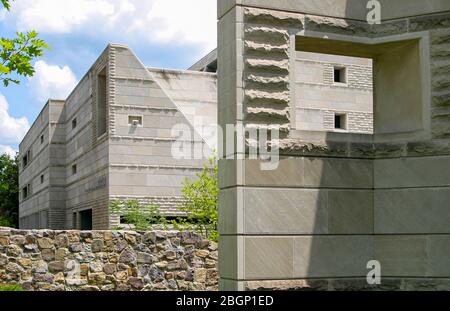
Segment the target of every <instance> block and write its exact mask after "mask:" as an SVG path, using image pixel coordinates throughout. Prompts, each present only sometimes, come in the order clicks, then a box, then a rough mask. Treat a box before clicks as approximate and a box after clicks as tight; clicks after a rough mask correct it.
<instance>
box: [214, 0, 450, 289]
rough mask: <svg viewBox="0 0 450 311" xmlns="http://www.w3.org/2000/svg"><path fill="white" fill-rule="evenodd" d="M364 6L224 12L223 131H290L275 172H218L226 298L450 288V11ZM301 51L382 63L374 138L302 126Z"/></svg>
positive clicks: (299, 4) (353, 0)
mask: <svg viewBox="0 0 450 311" xmlns="http://www.w3.org/2000/svg"><path fill="white" fill-rule="evenodd" d="M367 2H368V1H363V0H329V1H309V0H298V1H283V0H228V1H222V0H219V1H218V19H219V24H218V25H219V26H218V28H219V30H218V92H219V93H218V111H219V114H218V119H219V124H220V125H225V124H236V125H239V124H242V125H244V126H246V127H247V128H255V127H257V128H261V129H266V130H268V129H273V128H279V129H281V130H282V133H281V135H280V140H279V141H273V142H272V146H279V152H280V161H279V165H278V167H277V168H276V169H275V170H270V171H263V170H261V166H260V164H261V162H262V160H251V159H245V160H242V158H245V157H243V156H248V154H245V153H243V154H238V153H237V152H236V151H234V150H233V151H230V152H229V153H232V154H233V155H235V157H234V159H221V160H220V161H219V176H220V179H219V183H220V188H221V195H220V200H219V231H220V243H219V246H220V247H219V265H220V268H219V269H220V277H221V281H220V284H221V289H222V290H255V289H266V290H267V289H299V290H302V289H303V290H304V289H307V290H308V289H309V290H311V289H312V290H346V289H352V290H355V289H363V290H367V289H382V290H424V289H425V290H429V289H445V290H448V289H449V288H450V265H449V264H448V263H449V258H450V247H449V246H450V207H449V202H450V187H449V186H450V156H449V155H450V79H449V77H450V75H449V67H450V49H449V44H450V39H449V38H450V28H449V26H450V23H449V21H450V13H449V12H450V2H449V1H448V0H428V1H423V0H379V2H380V3H381V16H379V17H380V23H379V24H369V23H368V20H367V16H368V13H369V12H370V11H369V10H368V9H367V8H366V5H367ZM304 52H307V53H324V54H332V55H338V56H347V57H359V58H369V59H372V60H373V86H374V87H373V88H374V97H373V107H374V108H373V120H374V122H373V133H348V132H340V131H323V130H322V125H323V124H322V121H321V118H322V117H321V114H320V112H319V111H318V110H317V111H315V112H314V115H318V117H317V119H316V120H315V121H314V122H310V124H309V125H308V126H303V125H302V122H297V120H296V119H300V121H302V120H306V121H308V120H310V118H309V117H307V116H304V117H302V114H303V115H306V114H307V113H309V112H307V113H305V111H301V109H303V108H305V107H304V106H300V112H299V111H298V110H299V109H298V107H299V106H298V105H299V104H300V105H302V102H301V101H299V100H298V98H304V99H306V100H307V101H304V102H303V104H307V105H308V107H307V108H308V109H309V108H310V107H311V106H312V104H311V103H308V101H309V100H312V99H314V98H313V97H312V96H306V97H305V94H301V93H302V91H303V90H302V86H301V85H300V86H299V85H296V84H294V83H293V81H294V77H297V76H298V74H297V73H296V72H297V71H298V66H295V65H294V64H295V63H296V62H297V59H298V54H299V53H304ZM310 71H311V72H312V74H309V77H301V72H300V73H299V74H300V78H298V79H303V81H305V80H307V79H313V78H314V73H315V72H316V69H315V68H312V69H311V70H310ZM328 75H329V76H331V74H328ZM321 76H322V73H320V72H319V73H317V74H316V78H317V79H319V80H320V77H321ZM367 85H368V84H367ZM303 92H304V91H303ZM298 93H300V94H298ZM313 95H314V94H313ZM319 99H321V98H319ZM327 99H332V98H327ZM319 107H320V106H319ZM314 108H317V107H316V106H315V107H314ZM294 109H295V110H296V111H295V113H292V112H293V110H294ZM339 110H340V108H339ZM363 112H364V113H367V111H363ZM302 118H303V119H302ZM311 118H312V117H311ZM227 139H231V138H230V137H227ZM238 144H240V146H241V148H240V150H246V148H245V147H247V146H248V142H247V141H245V140H243V141H239V142H238ZM236 150H238V149H236ZM247 158H248V157H247ZM378 264H380V270H379V271H380V272H381V274H378V276H379V277H381V285H378V284H369V283H368V282H367V276H368V274H369V272H370V271H371V270H372V269H373V268H374V267H377V265H378Z"/></svg>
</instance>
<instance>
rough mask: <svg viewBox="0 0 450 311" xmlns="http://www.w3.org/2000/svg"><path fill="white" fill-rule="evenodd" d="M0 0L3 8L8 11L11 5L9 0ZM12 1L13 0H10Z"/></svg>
mask: <svg viewBox="0 0 450 311" xmlns="http://www.w3.org/2000/svg"><path fill="white" fill-rule="evenodd" d="M1 1H2V4H3V6H4V7H5V9H7V10H8V11H9V9H10V7H11V4H10V3H9V1H10V0H1ZM12 1H14V0H12Z"/></svg>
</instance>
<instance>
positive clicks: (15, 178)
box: [0, 154, 19, 227]
mask: <svg viewBox="0 0 450 311" xmlns="http://www.w3.org/2000/svg"><path fill="white" fill-rule="evenodd" d="M18 213H19V165H18V159H17V157H16V159H12V158H10V157H9V156H8V155H6V154H3V155H0V227H1V226H5V227H12V226H14V225H17V224H18Z"/></svg>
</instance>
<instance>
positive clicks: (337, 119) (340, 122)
mask: <svg viewBox="0 0 450 311" xmlns="http://www.w3.org/2000/svg"><path fill="white" fill-rule="evenodd" d="M334 128H335V129H337V130H345V129H347V115H346V114H335V115H334Z"/></svg>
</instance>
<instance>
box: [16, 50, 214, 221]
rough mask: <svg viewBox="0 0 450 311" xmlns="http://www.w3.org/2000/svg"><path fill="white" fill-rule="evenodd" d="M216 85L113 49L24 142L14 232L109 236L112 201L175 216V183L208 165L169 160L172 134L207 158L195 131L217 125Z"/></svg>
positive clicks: (48, 108)
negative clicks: (178, 131)
mask: <svg viewBox="0 0 450 311" xmlns="http://www.w3.org/2000/svg"><path fill="white" fill-rule="evenodd" d="M216 84H217V79H216V74H215V73H206V72H199V71H176V70H163V69H154V68H147V67H146V66H144V65H143V64H142V62H141V61H140V60H139V59H138V58H137V57H136V56H135V54H134V53H133V52H132V51H131V50H130V49H129V48H128V47H126V46H123V45H117V44H111V45H109V46H108V47H107V48H106V50H105V51H104V52H103V53H102V54H101V56H100V57H99V59H98V60H97V61H96V62H95V64H94V65H93V66H92V68H91V69H90V70H89V72H88V73H87V74H86V75H85V76H84V77H83V78H82V79H81V81H80V82H79V84H78V85H77V87H76V88H75V89H74V90H73V92H72V94H70V95H69V97H68V98H67V99H66V100H58V101H57V100H49V101H48V103H47V104H46V105H45V107H44V108H43V110H42V112H41V113H40V115H39V116H38V118H37V120H36V121H35V122H34V124H33V125H32V127H31V129H30V131H29V132H28V134H27V135H26V136H25V138H24V140H23V141H22V143H21V144H20V159H21V164H20V177H19V183H20V189H21V194H20V227H21V228H23V229H39V228H44V229H48V228H49V229H108V228H110V227H114V226H117V225H119V223H120V218H119V217H118V216H117V215H111V213H110V211H109V202H110V201H111V200H116V199H136V200H139V201H141V202H145V203H154V204H157V205H158V206H160V208H161V209H162V212H163V213H164V214H166V215H169V216H176V215H180V212H179V211H178V206H179V203H180V202H181V200H182V194H181V191H180V189H181V186H182V183H181V182H182V180H183V179H184V178H191V179H193V178H195V174H196V173H197V172H199V171H200V170H201V169H202V167H203V163H204V161H205V160H206V159H205V158H202V157H197V159H189V158H187V157H186V159H176V158H174V156H173V154H172V148H173V146H174V142H175V140H176V139H177V137H175V136H174V133H173V132H172V129H173V127H174V126H175V125H184V127H185V130H186V131H187V132H188V133H189V134H191V135H190V136H191V137H190V139H186V140H184V138H183V140H182V141H181V142H182V143H183V144H186V145H185V146H186V147H185V150H188V151H190V152H191V153H192V154H194V152H195V151H204V153H200V155H203V154H204V155H208V154H210V153H211V150H212V149H213V148H215V147H214V145H211V144H208V142H207V141H206V140H205V139H203V138H202V136H201V134H202V133H201V132H200V131H199V130H198V128H201V127H202V124H215V123H216V119H217V116H216V114H217V99H216V98H217V87H216ZM205 157H206V156H205ZM191 158H193V157H191Z"/></svg>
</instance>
